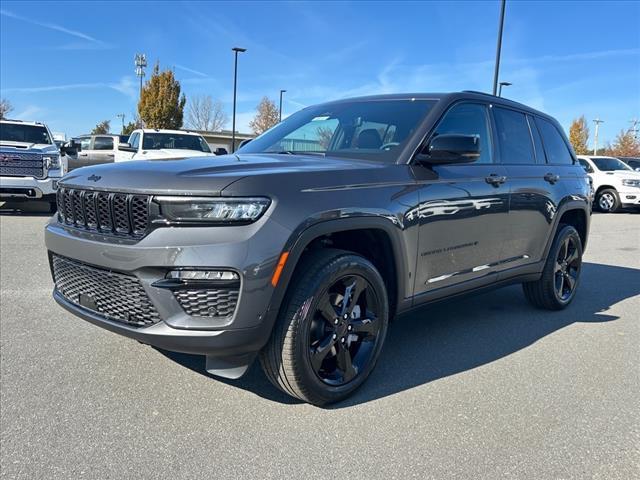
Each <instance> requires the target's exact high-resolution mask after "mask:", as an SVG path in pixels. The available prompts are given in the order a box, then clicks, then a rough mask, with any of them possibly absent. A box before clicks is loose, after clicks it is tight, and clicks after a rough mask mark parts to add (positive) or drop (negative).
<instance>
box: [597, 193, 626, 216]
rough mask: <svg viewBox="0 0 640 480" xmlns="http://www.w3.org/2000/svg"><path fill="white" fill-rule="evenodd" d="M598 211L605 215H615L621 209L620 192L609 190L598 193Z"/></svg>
mask: <svg viewBox="0 0 640 480" xmlns="http://www.w3.org/2000/svg"><path fill="white" fill-rule="evenodd" d="M596 203H597V204H598V209H599V210H600V211H601V212H604V213H614V212H617V211H618V210H619V209H620V198H619V197H618V192H616V191H615V190H614V189H613V188H607V189H605V190H602V191H600V192H598V196H597V198H596Z"/></svg>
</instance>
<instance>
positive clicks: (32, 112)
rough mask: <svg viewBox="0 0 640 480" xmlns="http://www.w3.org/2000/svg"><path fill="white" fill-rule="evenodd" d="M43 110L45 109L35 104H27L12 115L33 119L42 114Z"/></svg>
mask: <svg viewBox="0 0 640 480" xmlns="http://www.w3.org/2000/svg"><path fill="white" fill-rule="evenodd" d="M44 111H45V110H44V109H42V108H40V107H38V106H36V105H29V106H27V107H26V108H25V109H24V110H22V111H21V112H19V113H17V114H16V115H13V116H14V117H15V118H25V119H27V120H33V119H35V117H36V116H38V115H42V114H43V113H44Z"/></svg>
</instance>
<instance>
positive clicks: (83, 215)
mask: <svg viewBox="0 0 640 480" xmlns="http://www.w3.org/2000/svg"><path fill="white" fill-rule="evenodd" d="M56 198H57V203H58V220H59V221H60V223H64V224H65V225H68V226H71V227H74V228H77V229H80V230H89V231H95V232H101V233H107V234H110V235H119V236H127V237H134V238H142V237H144V236H145V234H146V233H147V230H148V227H149V201H150V196H149V195H131V194H126V193H111V192H95V191H91V190H78V189H72V188H65V187H60V188H58V193H57V197H56Z"/></svg>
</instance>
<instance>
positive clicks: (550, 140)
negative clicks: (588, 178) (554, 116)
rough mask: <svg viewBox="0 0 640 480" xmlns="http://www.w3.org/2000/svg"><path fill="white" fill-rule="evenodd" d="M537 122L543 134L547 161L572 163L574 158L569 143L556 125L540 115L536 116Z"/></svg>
mask: <svg viewBox="0 0 640 480" xmlns="http://www.w3.org/2000/svg"><path fill="white" fill-rule="evenodd" d="M536 124H537V125H538V129H539V130H540V134H541V135H542V141H543V143H544V150H545V152H546V154H547V162H548V163H560V164H562V163H564V164H569V165H570V164H572V163H573V158H572V157H571V152H570V151H569V147H567V144H566V143H565V142H564V139H563V138H562V135H560V132H559V131H558V129H557V128H556V127H555V125H553V124H552V123H551V122H548V121H547V120H543V119H542V118H539V117H536Z"/></svg>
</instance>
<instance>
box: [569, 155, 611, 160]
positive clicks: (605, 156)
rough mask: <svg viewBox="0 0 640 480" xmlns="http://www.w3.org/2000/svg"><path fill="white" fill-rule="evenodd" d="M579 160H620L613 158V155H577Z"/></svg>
mask: <svg viewBox="0 0 640 480" xmlns="http://www.w3.org/2000/svg"><path fill="white" fill-rule="evenodd" d="M576 156H577V157H578V158H613V159H616V160H617V159H618V157H613V156H611V155H576Z"/></svg>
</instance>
